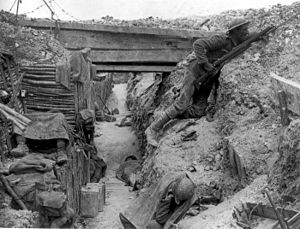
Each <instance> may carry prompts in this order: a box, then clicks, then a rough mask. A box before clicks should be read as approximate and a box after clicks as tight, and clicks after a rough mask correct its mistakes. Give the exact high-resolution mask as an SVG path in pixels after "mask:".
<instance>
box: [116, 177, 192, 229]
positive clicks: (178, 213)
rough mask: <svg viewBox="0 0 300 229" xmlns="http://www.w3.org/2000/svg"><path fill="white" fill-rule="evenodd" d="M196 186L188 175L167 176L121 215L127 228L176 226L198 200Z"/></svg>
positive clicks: (144, 191)
mask: <svg viewBox="0 0 300 229" xmlns="http://www.w3.org/2000/svg"><path fill="white" fill-rule="evenodd" d="M195 188H196V185H195V183H194V182H193V180H192V174H190V173H189V172H184V173H182V172H180V173H167V174H165V175H164V176H163V177H161V179H160V180H159V181H158V182H157V183H155V184H153V185H152V186H150V187H149V188H146V189H144V190H143V191H141V193H140V195H139V197H138V198H136V199H135V201H133V202H131V204H130V205H129V206H128V208H127V209H126V210H125V211H123V212H121V213H120V220H121V222H122V224H123V226H124V228H125V229H142V228H147V229H158V228H161V229H162V228H170V227H171V225H176V224H177V223H178V222H179V221H180V220H181V219H182V218H183V217H184V216H185V214H186V212H187V211H188V210H189V209H190V207H191V206H192V205H193V203H194V201H195V200H196V195H195Z"/></svg>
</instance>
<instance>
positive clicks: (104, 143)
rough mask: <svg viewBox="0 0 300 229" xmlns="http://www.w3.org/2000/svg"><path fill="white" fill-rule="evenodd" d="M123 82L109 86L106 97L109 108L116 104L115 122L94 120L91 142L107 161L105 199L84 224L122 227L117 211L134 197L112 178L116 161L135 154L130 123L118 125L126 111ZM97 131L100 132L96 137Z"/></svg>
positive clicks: (135, 146) (118, 181)
mask: <svg viewBox="0 0 300 229" xmlns="http://www.w3.org/2000/svg"><path fill="white" fill-rule="evenodd" d="M125 99H126V84H117V85H115V86H114V88H113V93H112V95H111V97H110V98H109V99H108V104H107V105H108V107H109V109H110V110H113V109H114V108H118V109H119V112H120V114H119V115H116V117H117V121H116V122H98V123H97V124H96V137H95V145H96V147H97V148H98V152H99V156H100V157H102V158H104V161H105V162H106V163H107V171H106V176H105V178H104V181H105V184H106V203H105V206H104V211H103V212H99V214H98V216H97V217H95V218H92V219H86V220H85V223H86V225H85V226H84V227H85V228H101V229H116V228H123V227H122V224H121V222H120V220H119V213H120V212H121V211H122V210H123V209H125V208H126V207H127V206H128V204H129V203H130V201H131V200H132V199H133V198H135V194H134V193H133V192H130V191H129V189H130V187H129V186H125V184H124V183H123V182H121V181H120V180H118V179H117V178H115V174H116V170H117V169H118V167H119V164H120V163H121V162H122V161H124V159H125V157H126V156H128V155H132V154H134V155H136V156H138V155H137V151H138V140H137V137H136V136H135V134H134V132H133V131H132V130H131V127H118V126H116V125H115V124H118V123H120V120H121V119H122V118H123V117H124V115H123V114H126V113H128V112H127V110H126V107H125ZM97 135H100V136H98V137H97Z"/></svg>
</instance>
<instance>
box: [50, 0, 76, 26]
mask: <svg viewBox="0 0 300 229" xmlns="http://www.w3.org/2000/svg"><path fill="white" fill-rule="evenodd" d="M51 1H53V2H54V3H55V4H56V6H57V7H58V8H59V9H60V10H61V11H62V12H63V13H64V14H66V15H67V16H69V17H71V18H73V19H74V20H76V21H80V19H78V18H76V17H74V16H72V15H71V14H69V13H68V12H67V11H66V10H64V9H63V8H62V7H61V6H60V5H59V4H58V3H57V2H56V1H55V0H51Z"/></svg>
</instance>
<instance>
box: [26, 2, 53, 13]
mask: <svg viewBox="0 0 300 229" xmlns="http://www.w3.org/2000/svg"><path fill="white" fill-rule="evenodd" d="M50 1H52V0H50ZM43 6H45V4H42V5H40V6H38V7H37V8H35V9H34V10H31V11H28V12H26V13H23V14H31V13H34V12H35V11H37V10H38V9H40V8H42V7H43Z"/></svg>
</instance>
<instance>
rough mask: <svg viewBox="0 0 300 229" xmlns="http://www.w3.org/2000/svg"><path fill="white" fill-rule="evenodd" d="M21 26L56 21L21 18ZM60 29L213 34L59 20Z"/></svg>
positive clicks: (49, 25)
mask: <svg viewBox="0 0 300 229" xmlns="http://www.w3.org/2000/svg"><path fill="white" fill-rule="evenodd" d="M18 23H19V25H21V26H29V27H32V28H39V29H49V28H55V22H54V21H50V20H40V19H39V20H21V21H20V22H18ZM59 29H60V30H84V31H86V30H89V31H103V32H104V31H107V32H113V33H135V34H152V35H160V36H173V37H182V38H189V37H201V36H207V35H210V34H213V33H211V32H205V31H198V30H183V29H182V30H179V29H160V28H148V27H135V26H113V25H102V24H97V23H96V24H85V23H78V22H66V21H65V22H59Z"/></svg>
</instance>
